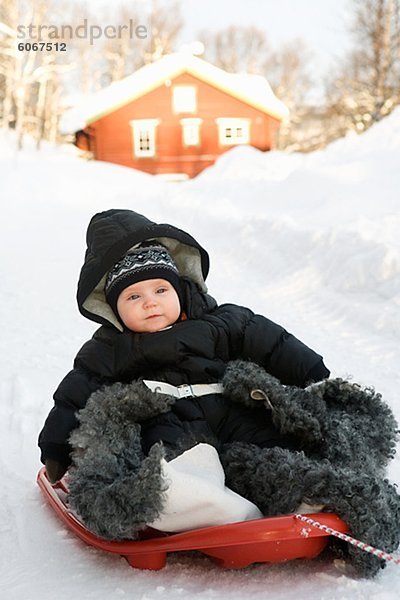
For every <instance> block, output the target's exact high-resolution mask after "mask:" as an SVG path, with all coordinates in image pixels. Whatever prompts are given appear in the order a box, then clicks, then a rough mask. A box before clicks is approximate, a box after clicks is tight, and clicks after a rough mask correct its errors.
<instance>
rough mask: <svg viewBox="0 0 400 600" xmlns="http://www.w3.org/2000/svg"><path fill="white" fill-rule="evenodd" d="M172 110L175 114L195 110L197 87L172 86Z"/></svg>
mask: <svg viewBox="0 0 400 600" xmlns="http://www.w3.org/2000/svg"><path fill="white" fill-rule="evenodd" d="M172 110H173V112H174V113H175V114H179V113H191V114H193V113H195V112H196V111H197V87H196V86H195V85H174V86H172Z"/></svg>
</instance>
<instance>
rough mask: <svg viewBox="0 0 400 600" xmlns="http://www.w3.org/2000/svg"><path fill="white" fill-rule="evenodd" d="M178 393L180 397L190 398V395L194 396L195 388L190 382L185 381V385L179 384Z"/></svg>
mask: <svg viewBox="0 0 400 600" xmlns="http://www.w3.org/2000/svg"><path fill="white" fill-rule="evenodd" d="M178 393H179V398H188V397H189V396H194V393H193V388H192V386H191V385H190V383H184V384H183V385H178Z"/></svg>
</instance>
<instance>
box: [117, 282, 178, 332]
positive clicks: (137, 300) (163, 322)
mask: <svg viewBox="0 0 400 600" xmlns="http://www.w3.org/2000/svg"><path fill="white" fill-rule="evenodd" d="M117 310H118V314H119V316H120V318H121V320H122V322H123V323H124V325H125V326H126V327H127V328H128V329H131V330H132V331H136V332H137V333H146V332H147V333H154V332H155V331H160V330H161V329H164V328H165V327H168V326H169V325H172V324H173V323H175V322H176V321H177V320H178V319H179V315H180V314H181V307H180V302H179V298H178V294H177V293H176V291H175V289H174V287H173V286H172V285H171V284H170V283H169V281H166V280H165V279H149V280H147V281H139V282H138V283H133V284H132V285H130V286H129V287H127V288H125V289H124V290H123V291H122V292H121V294H120V295H119V297H118V301H117Z"/></svg>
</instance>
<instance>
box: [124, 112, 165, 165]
mask: <svg viewBox="0 0 400 600" xmlns="http://www.w3.org/2000/svg"><path fill="white" fill-rule="evenodd" d="M159 122H160V119H134V120H133V121H129V125H130V126H131V128H132V134H133V155H134V157H135V158H152V157H154V156H155V155H156V127H157V125H158V124H159ZM146 132H147V135H148V148H143V147H142V143H143V134H144V133H146Z"/></svg>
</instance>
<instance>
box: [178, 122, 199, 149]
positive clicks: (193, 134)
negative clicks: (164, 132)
mask: <svg viewBox="0 0 400 600" xmlns="http://www.w3.org/2000/svg"><path fill="white" fill-rule="evenodd" d="M202 121H203V119H181V125H182V143H183V145H184V146H198V145H199V144H200V125H201V123H202Z"/></svg>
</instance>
